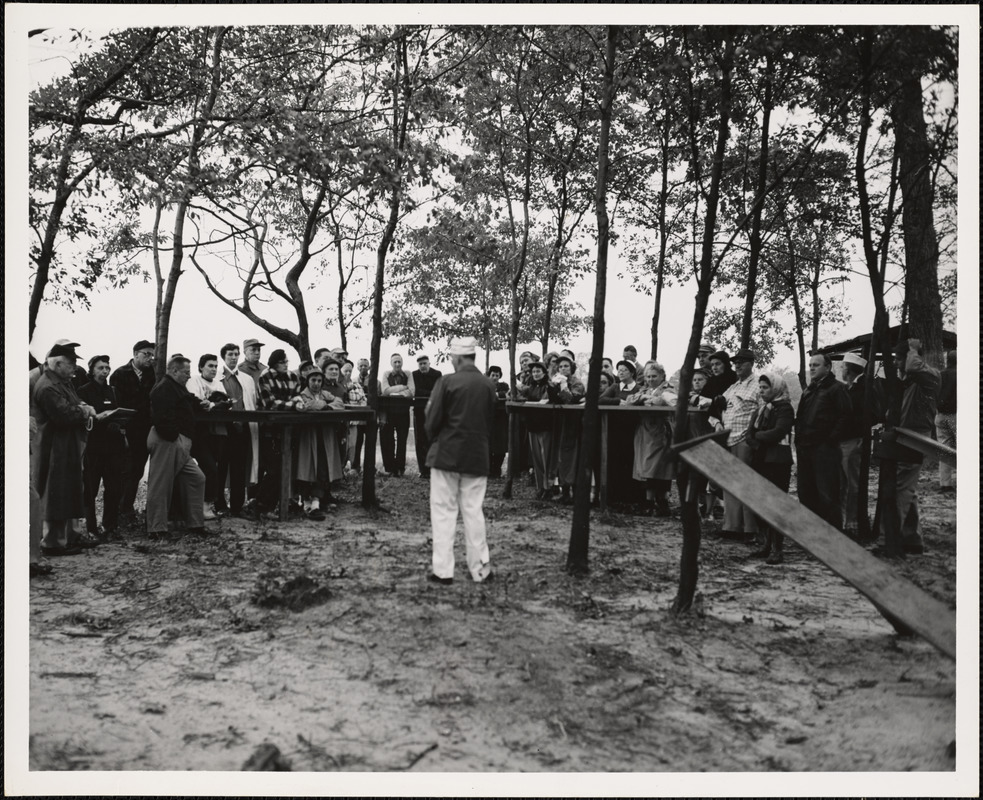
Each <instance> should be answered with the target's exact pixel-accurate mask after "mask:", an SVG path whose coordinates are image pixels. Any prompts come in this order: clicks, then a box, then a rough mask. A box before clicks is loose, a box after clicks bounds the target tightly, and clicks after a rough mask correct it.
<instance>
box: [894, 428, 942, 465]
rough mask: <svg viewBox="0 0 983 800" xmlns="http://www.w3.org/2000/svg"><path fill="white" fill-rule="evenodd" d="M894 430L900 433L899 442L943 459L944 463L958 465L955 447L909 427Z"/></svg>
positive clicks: (937, 458) (939, 459)
mask: <svg viewBox="0 0 983 800" xmlns="http://www.w3.org/2000/svg"><path fill="white" fill-rule="evenodd" d="M894 432H895V433H896V434H897V435H898V444H902V445H904V446H905V447H910V448H911V449H912V450H917V451H918V452H919V453H922V454H923V455H926V456H928V457H929V458H933V459H935V460H936V461H941V462H942V463H943V464H948V465H949V466H950V467H954V466H956V450H955V448H953V447H949V445H946V444H942V442H937V441H935V439H932V438H931V437H928V436H926V435H925V434H923V433H917V432H915V431H910V430H908V429H907V428H895V429H894Z"/></svg>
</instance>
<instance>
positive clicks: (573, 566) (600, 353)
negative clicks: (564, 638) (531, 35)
mask: <svg viewBox="0 0 983 800" xmlns="http://www.w3.org/2000/svg"><path fill="white" fill-rule="evenodd" d="M617 32H618V29H617V27H616V26H613V25H609V26H608V30H607V43H606V47H605V56H604V78H603V84H602V87H603V88H602V91H603V95H602V100H601V108H600V112H601V120H600V122H601V128H600V138H599V142H598V147H597V186H596V187H595V193H594V198H595V204H596V209H597V275H596V279H595V288H594V335H593V341H592V343H591V357H590V369H589V371H588V373H587V402H586V406H585V408H584V416H583V429H582V431H581V436H580V448H579V449H578V451H577V478H576V485H575V487H574V502H573V522H572V524H571V526H570V547H569V549H568V551H567V571H568V572H570V573H572V574H575V575H584V574H586V573H587V572H588V569H589V567H588V552H589V548H590V474H591V464H592V462H593V454H594V449H595V447H596V445H597V441H598V433H599V431H598V428H599V422H600V414H599V412H598V410H597V401H598V395H599V393H600V387H601V359H602V358H603V357H604V302H605V296H606V291H607V268H608V240H609V238H610V227H609V226H610V221H609V219H608V210H607V187H608V141H609V138H610V134H611V109H612V106H613V105H614V96H615V91H616V90H615V84H614V58H615V38H616V36H617Z"/></svg>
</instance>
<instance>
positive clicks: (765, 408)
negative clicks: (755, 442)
mask: <svg viewBox="0 0 983 800" xmlns="http://www.w3.org/2000/svg"><path fill="white" fill-rule="evenodd" d="M758 380H759V381H768V385H769V386H771V388H772V391H773V392H774V394H775V396H774V397H772V398H771V400H769V401H768V402H767V403H765V404H764V405H762V406H761V408H760V409H758V416H757V418H756V420H755V423H754V426H755V427H756V428H758V429H760V428H761V425H762V423H763V422H764V421H765V420H766V419H767V418H768V417H770V416H771V413H772V411H774V408H775V403H780V402H786V403H791V402H792V399H791V397H789V393H788V386H787V385H786V383H785V379H784V378H782V376H781V375H778V374H777V373H774V372H763V373H761V374H760V375H759V376H758Z"/></svg>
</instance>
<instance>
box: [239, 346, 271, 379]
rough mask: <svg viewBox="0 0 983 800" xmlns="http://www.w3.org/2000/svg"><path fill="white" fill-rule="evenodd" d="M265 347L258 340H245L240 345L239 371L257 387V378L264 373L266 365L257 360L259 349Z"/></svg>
mask: <svg viewBox="0 0 983 800" xmlns="http://www.w3.org/2000/svg"><path fill="white" fill-rule="evenodd" d="M263 347H266V345H265V344H263V343H262V342H261V341H260V340H259V339H246V340H245V341H244V342H243V343H242V363H240V364H239V371H240V372H244V373H246V375H248V376H249V377H250V378H252V379H253V382H254V383H255V384H256V385H257V386H259V376H260V375H262V374H263V373H264V372H266V369H267V367H266V364H264V363H263V362H262V361H260V360H259V353H260V349H261V348H263Z"/></svg>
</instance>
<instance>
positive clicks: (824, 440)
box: [795, 353, 851, 530]
mask: <svg viewBox="0 0 983 800" xmlns="http://www.w3.org/2000/svg"><path fill="white" fill-rule="evenodd" d="M831 368H832V361H831V360H830V358H829V356H827V355H822V354H818V353H817V354H814V355H812V356H810V357H809V377H810V378H811V381H810V383H809V385H808V386H807V387H806V388H805V391H803V392H802V399H801V400H799V410H798V413H797V414H796V419H795V454H796V463H797V464H798V473H797V479H798V490H799V502H800V503H802V505H804V506H805V507H806V508H808V509H809V510H810V511H812V512H813V513H815V514H817V515H818V516H820V517H822V518H823V519H824V520H826V521H827V522H828V523H829V524H830V525H832V526H833V527H834V528H836V529H837V530H839V529H840V528H841V527H842V525H843V520H842V518H841V516H840V514H841V513H842V511H841V503H840V462H841V460H842V454H841V452H840V440H841V439H843V431H844V429H845V428H846V426H847V424H848V422H849V419H850V414H851V406H850V397H849V395H848V394H847V391H846V388H845V387H844V386H843V384H842V383H840V382H839V381H838V380H836V378H834V377H833V373H832V371H831Z"/></svg>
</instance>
